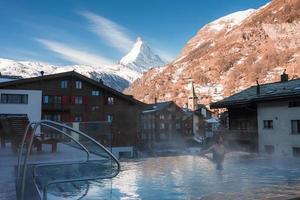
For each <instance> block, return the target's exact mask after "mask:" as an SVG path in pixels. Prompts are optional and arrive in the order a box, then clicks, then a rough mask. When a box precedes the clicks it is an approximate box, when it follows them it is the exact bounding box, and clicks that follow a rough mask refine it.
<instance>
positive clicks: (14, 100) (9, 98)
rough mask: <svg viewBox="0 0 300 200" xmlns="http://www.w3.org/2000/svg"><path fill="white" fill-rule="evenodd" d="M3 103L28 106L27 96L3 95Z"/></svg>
mask: <svg viewBox="0 0 300 200" xmlns="http://www.w3.org/2000/svg"><path fill="white" fill-rule="evenodd" d="M1 103H5V104H28V95H27V94H1Z"/></svg>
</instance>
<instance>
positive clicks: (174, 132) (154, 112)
mask: <svg viewBox="0 0 300 200" xmlns="http://www.w3.org/2000/svg"><path fill="white" fill-rule="evenodd" d="M182 117H183V111H182V110H181V108H180V107H178V106H177V105H176V104H175V103H174V102H172V101H168V102H160V103H156V104H150V105H147V106H146V107H145V109H144V111H143V112H142V115H141V126H142V128H141V129H142V132H141V142H142V143H141V145H142V146H143V147H145V148H153V147H154V146H157V145H160V144H166V143H172V142H176V140H177V139H180V138H181V136H182V135H181V133H182Z"/></svg>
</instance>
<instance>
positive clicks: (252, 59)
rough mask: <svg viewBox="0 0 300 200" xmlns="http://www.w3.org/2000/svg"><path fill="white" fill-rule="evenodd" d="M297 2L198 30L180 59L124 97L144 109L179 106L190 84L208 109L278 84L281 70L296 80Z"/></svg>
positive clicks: (299, 55)
mask: <svg viewBox="0 0 300 200" xmlns="http://www.w3.org/2000/svg"><path fill="white" fill-rule="evenodd" d="M299 66H300V0H287V1H279V0H277V1H272V2H271V3H269V4H267V5H265V6H263V7H261V8H259V9H257V10H254V9H249V10H245V11H239V12H235V13H232V14H230V15H227V16H225V17H222V18H220V19H217V20H215V21H213V22H211V23H209V24H207V25H206V26H204V27H202V28H201V29H200V30H199V31H198V33H197V34H196V35H195V36H194V37H193V38H191V39H190V40H189V41H188V42H187V44H186V45H185V47H184V48H183V50H182V52H181V54H180V55H179V56H178V57H177V58H176V59H175V60H174V61H172V62H171V63H169V64H167V65H165V66H164V67H162V68H159V69H151V70H149V71H148V72H147V73H145V74H144V75H143V77H142V78H140V79H137V80H136V81H135V82H134V83H133V84H132V85H131V87H130V88H129V89H128V90H127V91H126V92H127V93H129V94H132V95H134V97H135V98H137V99H139V100H142V101H144V102H147V103H151V102H153V101H154V98H157V99H158V100H175V101H176V103H178V104H179V105H181V106H183V105H185V103H186V102H187V97H188V94H189V86H188V84H189V83H190V82H191V80H192V81H193V82H194V86H195V90H196V93H197V95H198V97H199V100H200V102H201V103H204V104H208V103H210V102H212V101H217V100H220V99H222V98H224V97H226V96H229V95H231V94H233V93H236V92H238V91H240V90H243V89H245V88H247V87H249V86H251V85H253V84H255V81H256V79H257V78H258V80H259V82H260V83H268V82H274V81H278V80H279V78H280V76H279V75H280V74H281V73H282V72H283V71H284V69H286V72H287V73H288V74H289V77H290V78H297V77H299V76H300V67H299Z"/></svg>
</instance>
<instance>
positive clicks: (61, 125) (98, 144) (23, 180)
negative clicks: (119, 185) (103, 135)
mask: <svg viewBox="0 0 300 200" xmlns="http://www.w3.org/2000/svg"><path fill="white" fill-rule="evenodd" d="M47 123H50V124H54V125H57V126H60V127H62V128H65V129H67V130H71V131H73V132H75V133H78V134H79V135H81V136H84V137H85V138H87V139H88V140H90V141H92V142H93V143H95V144H96V145H97V146H98V147H100V148H101V149H102V150H104V152H106V153H107V154H108V155H109V156H110V157H111V158H112V160H114V161H115V162H116V164H117V170H116V173H115V174H113V175H110V176H102V177H94V178H85V179H83V178H81V179H68V180H60V181H52V182H49V183H47V184H46V186H44V189H43V191H44V192H43V199H47V188H48V186H49V185H51V184H57V183H64V182H73V181H89V180H95V179H106V178H113V177H115V176H117V175H118V174H119V172H120V169H121V166H120V162H119V161H118V159H117V158H116V157H115V156H114V155H113V154H112V153H111V152H110V151H109V150H107V149H106V147H104V146H103V145H102V144H100V143H99V142H97V141H96V140H95V139H93V138H91V137H90V136H88V135H86V134H85V133H83V132H81V131H79V130H75V129H73V128H71V127H69V126H66V125H64V124H61V123H58V122H54V121H50V120H41V121H38V122H31V123H30V124H28V126H27V128H26V131H25V134H24V137H23V140H22V145H21V147H22V149H23V146H24V143H25V139H26V137H27V133H28V130H29V127H31V126H32V125H33V124H34V128H33V132H32V134H31V137H30V141H29V146H28V151H27V154H26V157H25V159H24V164H23V176H22V185H21V186H22V187H21V200H23V198H24V189H25V178H26V172H27V162H28V157H29V156H30V149H31V147H32V144H33V138H34V135H35V132H36V130H37V128H38V127H39V126H41V125H46V126H47ZM48 127H49V128H50V127H51V128H54V127H52V126H48ZM59 132H60V131H59ZM60 133H61V132H60ZM66 135H68V134H66ZM68 136H69V135H68ZM82 146H84V145H82ZM22 149H21V150H20V153H19V158H18V176H19V175H20V171H19V169H20V163H19V160H20V157H21V155H22Z"/></svg>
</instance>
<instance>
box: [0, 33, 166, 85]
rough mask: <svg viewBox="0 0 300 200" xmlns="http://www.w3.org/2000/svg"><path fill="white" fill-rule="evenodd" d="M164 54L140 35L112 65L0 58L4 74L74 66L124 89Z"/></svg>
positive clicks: (36, 73) (31, 73) (160, 63)
mask: <svg viewBox="0 0 300 200" xmlns="http://www.w3.org/2000/svg"><path fill="white" fill-rule="evenodd" d="M163 65H164V63H163V61H162V60H161V58H160V57H159V56H158V55H156V54H155V53H153V51H152V50H151V49H150V47H149V46H148V45H147V44H146V43H145V42H144V41H143V40H142V39H141V38H138V39H137V41H136V43H135V44H134V45H133V48H132V49H131V51H130V52H129V53H128V54H127V55H125V56H124V57H123V58H122V59H121V60H120V62H119V64H116V65H113V66H88V65H72V66H55V65H50V64H46V63H41V62H30V61H16V60H9V59H2V58H0V72H1V74H3V75H17V76H22V77H24V78H27V77H34V76H40V72H41V71H44V73H45V74H54V73H59V72H65V71H72V70H75V71H76V72H78V73H81V74H83V75H85V76H88V77H90V78H93V79H95V80H99V79H102V80H103V82H104V84H106V85H108V86H110V87H112V88H114V89H116V90H119V91H123V90H124V89H125V88H127V87H128V86H129V85H130V84H131V83H132V82H133V81H134V80H135V79H137V78H139V77H141V76H142V74H143V73H144V72H145V71H147V70H148V69H149V68H151V67H158V66H163Z"/></svg>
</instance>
